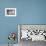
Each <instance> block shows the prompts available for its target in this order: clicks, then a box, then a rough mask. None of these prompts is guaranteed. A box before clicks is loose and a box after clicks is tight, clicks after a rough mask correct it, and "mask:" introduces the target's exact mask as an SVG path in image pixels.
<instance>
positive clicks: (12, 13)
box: [5, 8, 16, 16]
mask: <svg viewBox="0 0 46 46" xmlns="http://www.w3.org/2000/svg"><path fill="white" fill-rule="evenodd" d="M5 16H16V8H5Z"/></svg>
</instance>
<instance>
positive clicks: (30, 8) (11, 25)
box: [0, 0, 46, 44]
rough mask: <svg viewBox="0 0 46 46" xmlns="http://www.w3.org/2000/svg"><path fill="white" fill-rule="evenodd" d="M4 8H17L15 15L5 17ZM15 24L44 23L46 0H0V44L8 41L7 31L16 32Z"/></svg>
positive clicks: (45, 22)
mask: <svg viewBox="0 0 46 46" xmlns="http://www.w3.org/2000/svg"><path fill="white" fill-rule="evenodd" d="M5 8H17V16H16V17H6V16H5V12H4V10H5ZM17 24H46V0H0V44H1V43H5V44H7V43H8V39H7V36H8V34H9V32H16V33H17V32H18V31H17ZM16 42H17V40H16Z"/></svg>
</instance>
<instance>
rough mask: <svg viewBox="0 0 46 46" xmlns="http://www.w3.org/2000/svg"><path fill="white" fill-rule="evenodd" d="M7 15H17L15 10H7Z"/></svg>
mask: <svg viewBox="0 0 46 46" xmlns="http://www.w3.org/2000/svg"><path fill="white" fill-rule="evenodd" d="M7 15H15V10H12V9H11V10H9V9H8V10H7Z"/></svg>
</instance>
